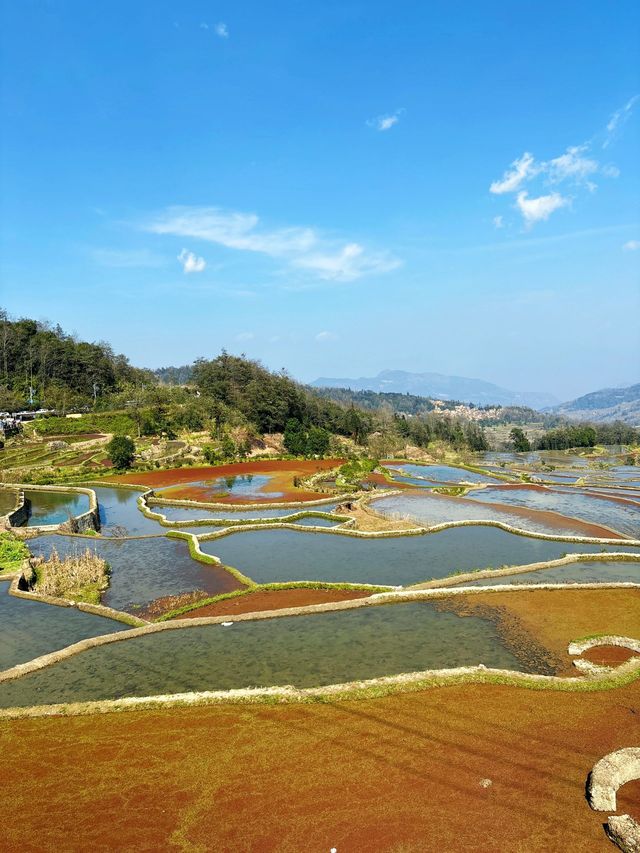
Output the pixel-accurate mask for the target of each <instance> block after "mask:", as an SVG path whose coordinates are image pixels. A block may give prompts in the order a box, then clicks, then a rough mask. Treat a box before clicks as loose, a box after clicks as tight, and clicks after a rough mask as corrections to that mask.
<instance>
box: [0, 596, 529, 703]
mask: <svg viewBox="0 0 640 853" xmlns="http://www.w3.org/2000/svg"><path fill="white" fill-rule="evenodd" d="M167 661H170V662H171V665H170V666H167ZM479 663H483V664H485V665H486V666H490V667H500V668H507V669H515V670H522V671H525V670H526V667H525V665H524V664H523V663H521V662H520V661H519V660H518V659H517V658H516V657H515V656H514V655H513V654H511V652H509V651H508V650H507V649H506V648H505V647H504V646H503V644H502V642H501V641H500V639H499V637H498V635H497V633H496V630H495V627H494V625H493V624H492V623H491V622H490V621H488V620H486V619H482V618H478V617H474V616H467V617H464V618H461V617H459V616H457V615H455V614H454V613H449V612H439V611H438V610H436V609H435V607H434V606H433V605H432V604H430V603H428V602H413V603H410V604H394V605H382V606H378V607H370V608H363V609H359V610H350V611H341V612H332V613H321V614H313V615H306V616H298V617H281V618H278V619H270V620H266V621H260V622H236V623H235V624H234V625H232V626H231V627H228V628H225V627H223V626H221V625H208V626H204V627H194V628H186V629H179V630H176V631H167V632H163V633H160V634H155V635H147V636H143V637H139V638H136V639H132V640H126V641H123V642H119V643H113V644H111V645H108V646H103V647H101V648H97V649H91V650H89V651H87V652H83V653H82V654H80V655H76V656H75V657H72V658H69V659H68V660H65V661H62V662H61V663H59V664H56V665H55V666H54V667H51V668H49V669H46V670H42V671H40V672H36V673H32V674H30V675H27V676H25V677H24V678H21V679H19V680H17V681H14V682H10V683H7V684H0V705H1V706H3V707H8V706H20V705H33V704H48V703H60V702H69V701H83V700H92V699H114V698H119V697H122V696H152V695H157V694H161V693H179V692H187V691H193V690H229V689H233V688H241V687H268V686H272V685H284V684H292V685H295V686H297V687H312V686H319V685H324V684H332V683H338V682H345V681H351V680H356V679H365V678H375V677H379V676H383V675H393V674H396V673H400V672H412V671H420V670H425V669H432V668H442V667H456V666H465V665H471V664H479Z"/></svg>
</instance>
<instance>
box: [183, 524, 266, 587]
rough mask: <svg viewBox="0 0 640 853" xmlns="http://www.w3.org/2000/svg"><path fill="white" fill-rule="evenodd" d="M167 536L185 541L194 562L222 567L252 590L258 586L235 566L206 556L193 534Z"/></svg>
mask: <svg viewBox="0 0 640 853" xmlns="http://www.w3.org/2000/svg"><path fill="white" fill-rule="evenodd" d="M166 535H167V537H168V538H169V539H185V540H186V541H187V543H188V546H189V554H190V555H191V557H192V558H193V559H194V560H198V562H200V563H208V564H209V565H213V566H220V567H221V568H223V569H224V570H225V571H227V572H229V574H230V575H233V577H234V578H235V579H236V580H237V581H239V582H240V583H241V584H244V585H245V586H248V587H252V588H253V587H255V586H256V583H255V581H253V580H251V578H248V577H247V576H246V575H243V574H242V572H240V571H238V569H234V568H233V566H226V565H223V563H222V561H221V560H220V559H219V558H218V557H213V556H212V555H210V554H204V553H203V552H202V551H201V550H200V543H199V542H198V537H197V536H194V534H193V533H183V532H182V531H180V530H170V531H169V532H168V533H167V534H166Z"/></svg>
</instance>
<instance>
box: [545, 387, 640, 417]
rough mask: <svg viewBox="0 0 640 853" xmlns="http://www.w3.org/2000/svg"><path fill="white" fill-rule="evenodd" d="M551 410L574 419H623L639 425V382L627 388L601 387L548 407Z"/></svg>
mask: <svg viewBox="0 0 640 853" xmlns="http://www.w3.org/2000/svg"><path fill="white" fill-rule="evenodd" d="M549 411H551V412H553V413H554V414H558V415H563V416H564V417H565V418H570V419H571V420H576V421H595V422H596V423H597V422H602V421H624V422H625V423H627V424H630V425H631V426H640V383H638V384H637V385H629V387H628V388H603V389H602V390H601V391H592V392H591V393H590V394H585V395H584V396H582V397H578V398H577V399H576V400H571V401H570V402H568V403H562V404H561V405H559V406H553V407H551V408H550V410H549Z"/></svg>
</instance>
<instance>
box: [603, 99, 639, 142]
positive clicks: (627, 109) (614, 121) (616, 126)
mask: <svg viewBox="0 0 640 853" xmlns="http://www.w3.org/2000/svg"><path fill="white" fill-rule="evenodd" d="M639 100H640V95H634V96H633V98H629V100H628V101H627V103H626V104H625V105H624V106H623V107H620V109H619V110H616V111H615V113H613V114H612V116H611V118H610V119H609V121H608V122H607V133H606V137H605V140H604V142H603V143H602V147H603V148H608V147H609V145H611V143H612V142H613V140H614V139H615V138H616V136H617V135H618V132H619V131H620V129H621V128H622V126H623V125H624V124H625V123H626V121H627V120H628V118H629V117H630V116H631V113H632V112H633V108H634V107H635V105H636V104H637V103H638V101H639Z"/></svg>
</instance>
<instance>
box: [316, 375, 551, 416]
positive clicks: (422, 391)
mask: <svg viewBox="0 0 640 853" xmlns="http://www.w3.org/2000/svg"><path fill="white" fill-rule="evenodd" d="M310 385H311V386H312V387H313V388H349V389H351V390H352V391H378V392H385V391H391V392H394V393H400V394H406V393H408V394H414V395H416V396H420V397H431V398H432V399H442V400H460V401H461V402H465V403H473V404H474V405H480V406H485V405H491V404H496V405H501V406H529V407H530V408H533V409H538V410H540V409H542V408H550V407H552V406H555V405H557V404H558V400H557V398H556V397H554V396H553V395H552V394H548V393H545V392H543V391H511V390H509V389H508V388H502V387H501V386H500V385H495V384H494V383H492V382H487V381H485V380H484V379H472V378H469V377H465V376H449V375H447V374H443V373H411V372H409V371H406V370H382V371H380V373H378V375H377V376H372V377H364V376H361V377H358V378H357V379H354V378H334V377H327V376H321V377H319V378H318V379H315V380H314V381H313V382H311V383H310Z"/></svg>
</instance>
